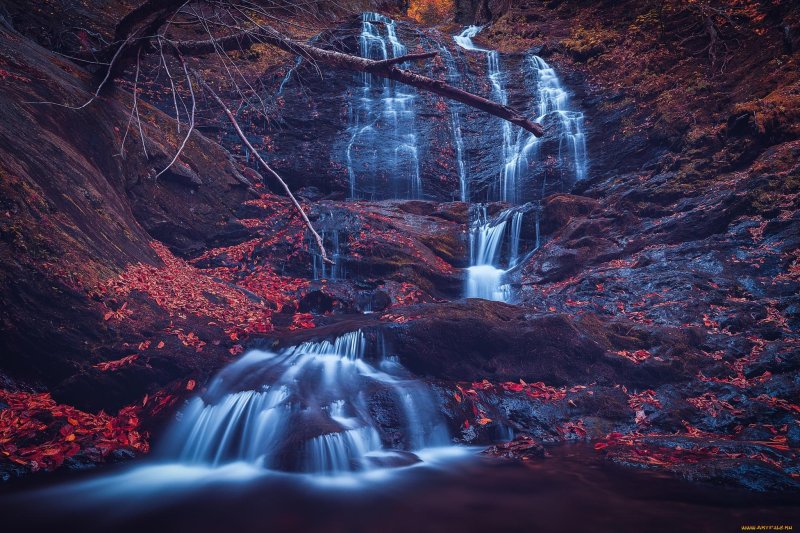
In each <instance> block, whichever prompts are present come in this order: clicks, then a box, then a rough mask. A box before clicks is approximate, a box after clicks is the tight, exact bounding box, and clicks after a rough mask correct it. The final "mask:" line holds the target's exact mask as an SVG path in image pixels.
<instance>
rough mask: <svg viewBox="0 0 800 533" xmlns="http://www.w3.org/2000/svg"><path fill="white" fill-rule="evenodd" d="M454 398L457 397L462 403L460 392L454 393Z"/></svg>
mask: <svg viewBox="0 0 800 533" xmlns="http://www.w3.org/2000/svg"><path fill="white" fill-rule="evenodd" d="M453 398H455V399H456V401H457V402H458V403H461V395H460V394H459V393H457V392H456V393H454V394H453Z"/></svg>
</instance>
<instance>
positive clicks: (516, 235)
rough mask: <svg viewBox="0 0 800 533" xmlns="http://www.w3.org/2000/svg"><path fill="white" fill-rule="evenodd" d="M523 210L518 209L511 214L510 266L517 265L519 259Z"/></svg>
mask: <svg viewBox="0 0 800 533" xmlns="http://www.w3.org/2000/svg"><path fill="white" fill-rule="evenodd" d="M523 214H524V213H523V212H522V211H517V212H516V213H514V214H513V215H511V252H510V254H509V255H510V258H509V260H508V266H509V267H515V266H517V261H519V242H520V236H521V235H522V216H523Z"/></svg>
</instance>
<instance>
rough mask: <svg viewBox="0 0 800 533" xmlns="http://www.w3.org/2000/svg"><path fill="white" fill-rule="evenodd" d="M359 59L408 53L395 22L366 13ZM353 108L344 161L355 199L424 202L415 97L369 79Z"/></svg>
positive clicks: (359, 90) (406, 89)
mask: <svg viewBox="0 0 800 533" xmlns="http://www.w3.org/2000/svg"><path fill="white" fill-rule="evenodd" d="M359 53H360V55H361V57H365V58H369V59H377V60H382V59H389V58H392V57H399V56H402V55H404V54H405V53H406V47H405V45H403V44H402V43H401V42H400V39H399V38H398V36H397V25H396V23H395V21H394V20H392V19H390V18H388V17H385V16H383V15H379V14H377V13H363V14H362V16H361V34H360V36H359ZM360 76H361V79H360V87H358V88H357V89H356V90H355V92H356V94H354V95H353V96H352V97H351V98H350V102H349V123H348V132H349V134H350V140H349V142H348V143H347V147H346V151H345V159H346V161H347V172H348V176H349V179H350V196H351V198H369V199H383V198H419V197H420V196H422V179H421V176H420V165H419V152H418V148H417V134H416V128H415V119H416V112H415V109H414V100H415V98H416V93H415V92H414V90H413V89H412V88H410V87H408V86H405V85H402V84H395V83H393V82H392V81H391V80H387V79H385V78H381V77H378V76H374V75H372V74H369V73H363V74H361V75H360Z"/></svg>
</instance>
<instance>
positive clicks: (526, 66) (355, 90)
mask: <svg viewBox="0 0 800 533" xmlns="http://www.w3.org/2000/svg"><path fill="white" fill-rule="evenodd" d="M479 32H480V28H479V27H469V28H467V29H465V30H464V31H462V32H460V33H459V34H458V35H456V36H455V37H453V36H448V35H444V34H441V33H438V32H436V31H424V32H423V31H421V30H419V29H417V28H416V27H415V26H414V25H413V24H411V23H408V22H404V21H395V20H392V19H390V18H388V17H385V16H383V15H379V14H376V13H364V14H362V15H359V16H358V17H353V18H352V19H350V20H349V22H348V23H346V24H343V25H341V26H339V27H337V28H334V29H331V30H330V31H328V32H325V33H323V34H320V35H319V36H317V37H316V40H315V43H316V44H317V45H319V46H323V47H328V48H333V49H337V50H340V51H343V52H346V53H350V54H355V55H359V56H362V57H368V58H371V59H378V60H380V59H387V58H393V57H398V56H401V55H403V54H404V53H408V52H419V51H435V52H438V57H436V58H433V59H431V60H427V61H418V62H415V63H413V64H407V65H406V64H404V65H401V66H402V67H403V68H409V69H411V70H413V71H415V72H419V73H421V74H424V75H427V76H430V77H432V78H436V79H440V80H443V81H447V82H448V83H450V84H451V85H454V86H458V87H461V88H463V89H465V90H468V91H470V92H474V93H477V94H481V95H483V96H486V97H488V98H491V99H492V100H495V101H497V102H501V103H507V104H509V105H511V106H512V107H515V108H518V109H520V110H522V111H524V112H525V114H526V115H528V116H529V117H530V118H531V119H539V120H541V121H542V122H543V123H544V125H545V126H546V133H545V136H544V137H543V138H539V139H536V138H534V137H532V136H531V135H530V134H528V133H527V132H525V131H524V130H522V129H521V128H519V127H517V126H514V125H512V124H510V123H508V122H506V121H503V120H501V119H499V118H497V117H494V116H492V115H489V114H487V113H484V112H482V111H479V110H476V109H474V108H472V107H469V106H466V105H464V104H460V103H458V102H454V101H451V100H448V99H444V98H441V97H439V96H436V95H433V94H431V93H428V92H425V91H418V90H416V89H413V88H411V87H407V86H404V85H402V84H399V83H396V82H391V81H387V80H385V79H383V78H379V77H376V76H374V75H369V74H366V75H365V74H353V75H351V74H346V73H344V74H343V73H341V72H338V71H333V70H328V69H326V68H325V67H324V66H319V65H313V64H311V62H308V61H300V62H296V63H294V64H291V65H289V66H287V67H285V68H282V69H281V70H276V71H274V72H273V73H272V75H273V79H272V80H267V83H268V84H269V85H270V86H271V87H273V88H274V90H275V92H276V93H279V98H278V108H279V109H278V113H277V117H276V121H275V125H274V126H272V125H270V126H269V133H270V136H269V147H270V162H271V164H273V167H274V168H275V170H276V171H278V172H279V173H280V174H281V175H282V176H283V177H284V178H285V179H286V180H287V181H288V182H289V184H290V186H292V188H293V189H300V188H302V187H305V186H314V187H317V188H318V189H320V190H321V191H322V192H340V193H343V194H344V196H346V197H349V198H358V199H413V198H425V199H434V200H441V201H450V200H462V201H469V202H487V201H496V200H505V201H508V202H511V203H515V204H522V203H525V202H529V201H536V200H539V199H540V198H541V197H542V196H545V195H548V194H551V193H554V192H560V191H565V190H569V189H570V188H571V187H572V185H573V184H574V183H575V182H576V181H577V180H580V179H583V178H584V177H586V175H587V172H588V157H587V149H586V146H587V143H586V132H585V125H584V120H583V115H582V114H581V112H580V111H579V110H578V109H577V108H576V106H575V103H574V100H573V99H572V98H570V96H569V91H568V90H567V88H566V86H565V84H564V83H563V82H562V81H561V79H560V78H559V77H558V76H557V74H556V72H555V71H554V69H553V68H552V66H551V65H548V64H547V63H546V62H545V61H544V60H543V59H542V58H540V57H538V56H536V55H533V54H527V55H525V54H523V55H519V54H513V55H511V54H509V55H506V54H502V53H499V52H497V51H495V50H491V49H489V47H488V45H477V44H475V42H474V41H473V38H477V37H476V36H477V35H478V34H479ZM317 68H319V69H320V70H319V71H317V70H316V69H317ZM289 72H291V74H289ZM254 126H256V127H257V128H260V127H261V125H260V124H254Z"/></svg>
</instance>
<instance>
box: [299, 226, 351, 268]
mask: <svg viewBox="0 0 800 533" xmlns="http://www.w3.org/2000/svg"><path fill="white" fill-rule="evenodd" d="M320 237H322V242H323V243H325V246H326V250H327V251H328V253H329V254H330V258H331V260H332V261H333V264H332V265H331V264H328V263H326V262H325V261H323V260H322V254H321V253H320V252H319V249H318V247H317V243H316V241H315V240H313V238H311V237H309V238H308V249H309V251H310V253H311V271H312V279H315V280H320V279H329V280H334V281H335V280H339V279H343V278H344V267H343V265H342V261H340V259H341V255H342V252H341V244H340V243H341V241H340V239H339V230H338V229H336V228H334V229H332V230H330V232H328V231H325V230H321V231H320Z"/></svg>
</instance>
